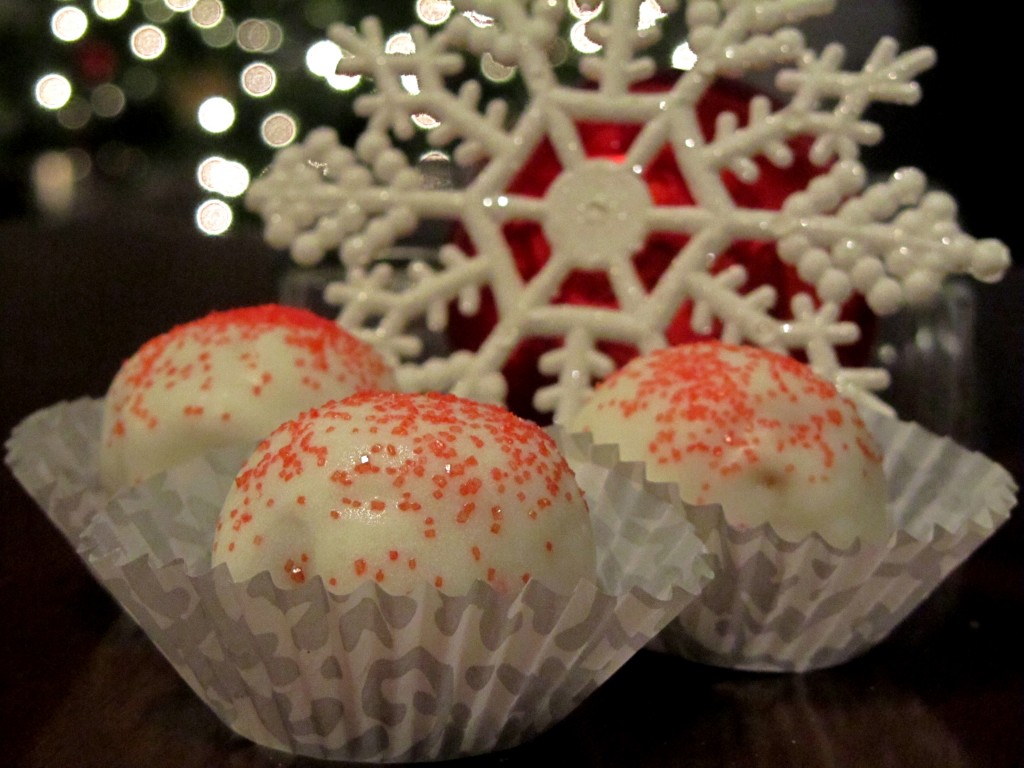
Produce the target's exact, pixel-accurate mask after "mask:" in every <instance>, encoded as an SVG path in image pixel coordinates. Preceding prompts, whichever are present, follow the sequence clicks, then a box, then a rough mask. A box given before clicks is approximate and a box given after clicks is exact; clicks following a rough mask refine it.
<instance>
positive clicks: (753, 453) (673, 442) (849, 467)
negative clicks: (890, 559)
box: [570, 342, 891, 548]
mask: <svg viewBox="0 0 1024 768" xmlns="http://www.w3.org/2000/svg"><path fill="white" fill-rule="evenodd" d="M570 428H571V429H572V430H573V431H589V432H591V433H593V437H594V440H595V442H598V443H617V444H618V445H619V448H620V456H621V458H622V459H624V460H627V461H643V462H645V465H646V470H647V477H648V478H649V479H650V480H655V481H665V482H674V483H676V484H677V485H678V486H679V491H680V494H681V497H682V498H683V499H684V500H685V501H688V502H691V503H696V504H708V503H721V504H722V508H723V512H724V514H725V518H726V520H727V522H728V523H729V524H730V525H731V526H733V527H735V528H739V529H743V528H748V527H753V526H759V525H762V524H764V523H766V522H768V523H771V525H772V527H773V528H774V530H775V531H776V532H777V533H778V534H779V535H780V536H781V537H782V538H783V539H785V540H787V541H799V540H801V539H803V538H805V537H806V536H808V535H809V534H811V533H812V532H817V533H818V534H820V535H821V536H822V538H824V539H825V541H827V542H828V543H830V544H832V545H833V546H836V547H840V548H846V547H848V546H850V545H851V544H852V543H853V542H854V541H855V540H856V539H864V540H872V541H875V540H879V539H881V538H884V537H887V536H888V535H889V533H890V532H891V526H890V523H889V521H888V519H887V515H886V486H885V477H884V475H883V472H882V466H881V456H880V453H879V450H878V448H877V447H876V446H875V444H874V441H873V440H872V438H871V436H870V434H869V433H868V432H867V429H866V428H865V426H864V423H863V421H861V419H860V417H859V416H858V415H857V410H856V408H855V406H854V404H853V403H852V402H851V401H850V400H848V399H846V398H844V397H842V396H841V395H840V394H839V393H838V392H837V391H836V389H835V387H834V386H833V385H832V384H831V383H829V382H827V381H825V380H823V379H820V378H818V377H817V376H815V375H814V373H813V372H812V371H811V370H810V368H809V367H808V366H806V365H804V364H803V363H800V362H798V361H796V360H794V359H792V358H790V357H787V356H785V355H780V354H777V353H774V352H768V351H765V350H761V349H757V348H754V347H740V346H733V345H727V344H722V343H719V342H706V343H697V344H684V345H680V346H677V347H673V348H669V349H663V350H659V351H656V352H654V353H652V354H649V355H645V356H642V357H638V358H635V359H634V360H632V361H630V362H629V363H628V364H627V365H625V366H624V367H623V368H621V369H620V370H619V371H617V372H616V373H614V374H613V375H612V376H610V377H609V378H608V379H606V380H605V381H604V382H602V383H601V384H600V385H599V386H598V387H597V388H596V389H595V391H594V394H593V396H592V397H591V398H590V400H589V401H588V402H587V403H586V405H585V406H584V407H583V408H582V409H581V410H580V411H579V413H578V414H577V415H576V416H575V418H574V419H573V421H572V422H571V424H570Z"/></svg>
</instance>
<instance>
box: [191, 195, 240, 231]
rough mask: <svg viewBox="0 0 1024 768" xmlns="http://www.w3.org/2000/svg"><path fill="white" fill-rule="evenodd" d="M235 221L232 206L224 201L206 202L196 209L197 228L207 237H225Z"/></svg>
mask: <svg viewBox="0 0 1024 768" xmlns="http://www.w3.org/2000/svg"><path fill="white" fill-rule="evenodd" d="M233 220H234V214H233V213H232V212H231V206H230V205H228V204H227V203H225V202H224V201H223V200H204V201H203V202H202V203H200V204H199V206H198V207H197V208H196V226H197V227H198V228H199V231H200V232H203V233H204V234H207V235H223V234H224V233H225V232H227V231H228V230H229V229H231V224H232V221H233Z"/></svg>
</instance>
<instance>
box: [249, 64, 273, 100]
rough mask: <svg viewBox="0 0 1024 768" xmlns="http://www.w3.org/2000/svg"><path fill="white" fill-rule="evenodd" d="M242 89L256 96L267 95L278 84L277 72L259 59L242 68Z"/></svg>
mask: <svg viewBox="0 0 1024 768" xmlns="http://www.w3.org/2000/svg"><path fill="white" fill-rule="evenodd" d="M241 81H242V89H243V90H244V91H245V92H246V93H247V94H249V95H250V96H254V97H256V98H260V97H263V96H267V95H268V94H270V93H271V92H272V91H273V90H274V88H275V87H276V86H277V72H276V71H275V70H274V68H273V67H272V66H270V65H269V64H266V63H264V62H262V61H257V62H254V63H252V64H250V65H249V66H247V67H246V68H245V69H243V70H242V77H241Z"/></svg>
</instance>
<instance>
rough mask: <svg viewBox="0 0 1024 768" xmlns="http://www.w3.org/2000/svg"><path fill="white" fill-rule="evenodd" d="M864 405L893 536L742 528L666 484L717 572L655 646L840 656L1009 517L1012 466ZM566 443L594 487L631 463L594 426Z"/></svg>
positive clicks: (715, 657)
mask: <svg viewBox="0 0 1024 768" xmlns="http://www.w3.org/2000/svg"><path fill="white" fill-rule="evenodd" d="M863 416H864V419H865V422H866V423H867V425H868V428H869V429H870V430H871V432H872V434H873V435H874V437H875V438H876V440H877V441H878V444H879V446H880V447H881V448H882V450H883V452H884V455H885V458H884V462H883V466H884V471H885V476H886V480H887V484H888V506H889V514H890V517H891V519H892V520H893V522H894V526H895V527H894V532H893V534H892V536H891V537H890V538H889V540H888V541H884V542H880V543H877V544H869V543H865V542H858V543H856V544H855V545H854V546H853V547H851V548H849V549H847V550H839V549H836V548H834V547H832V546H830V545H829V544H827V543H826V542H825V541H824V540H823V539H822V538H821V537H820V536H818V535H816V534H815V535H811V536H808V537H807V538H806V539H804V540H803V541H800V542H797V543H791V542H787V541H785V540H783V539H782V538H780V537H779V536H778V535H777V534H776V533H775V531H774V530H773V529H772V528H771V526H770V525H764V526H760V527H757V528H752V529H747V530H742V531H741V530H737V529H734V528H732V527H731V526H729V524H728V523H727V522H726V520H725V517H724V515H723V514H722V511H721V507H720V506H717V505H708V506H700V507H697V506H692V505H689V504H686V503H685V502H683V501H681V500H680V499H679V496H678V491H677V489H676V486H675V485H674V484H664V485H665V486H666V487H665V489H664V494H665V495H666V496H669V497H671V498H672V499H673V502H672V503H673V504H674V505H675V506H676V508H677V510H679V512H680V513H681V514H680V516H685V517H687V518H689V519H691V520H692V521H693V522H694V524H695V526H696V528H697V530H698V533H699V534H700V536H701V538H702V539H703V541H704V543H705V544H706V545H707V547H708V549H709V551H710V554H711V561H712V570H713V571H714V574H715V577H714V579H713V580H712V581H711V583H710V584H709V585H708V586H707V587H706V588H705V589H704V590H703V591H702V592H701V594H700V596H699V598H698V599H696V600H694V601H692V602H691V603H690V604H689V605H687V606H686V607H685V608H684V609H683V610H682V611H681V612H680V615H679V616H678V617H677V618H676V619H675V620H674V621H673V622H671V623H670V624H669V626H668V627H666V629H665V630H664V631H663V632H662V633H661V634H660V635H659V636H658V638H657V639H656V640H655V641H654V642H652V643H651V644H650V646H649V647H651V648H655V649H657V650H662V651H667V652H671V653H676V654H679V655H681V656H684V657H686V658H688V659H691V660H693V661H698V662H702V663H706V664H714V665H717V666H724V667H732V668H737V669H745V670H752V671H770V672H785V671H805V670H811V669H817V668H823V667H829V666H833V665H836V664H840V663H842V662H844V661H847V660H849V659H851V658H853V657H854V656H857V655H859V654H861V653H864V652H865V651H867V650H868V649H870V648H871V647H873V646H874V645H875V644H877V643H878V642H879V641H881V640H882V639H883V638H885V637H886V636H887V635H888V634H889V633H890V632H891V631H892V630H893V629H894V628H895V627H896V626H897V625H898V624H899V623H900V622H901V621H902V620H903V619H904V618H905V617H906V616H907V615H908V614H909V613H910V612H911V611H913V610H914V609H915V608H916V607H917V606H918V605H920V604H921V602H923V601H924V599H925V598H926V597H928V595H930V594H931V592H932V591H933V590H934V589H935V588H936V587H937V586H938V585H939V584H940V583H941V582H942V580H943V579H944V578H945V577H946V576H947V575H948V574H949V573H950V572H951V571H952V570H953V569H954V568H956V567H957V566H958V565H960V564H961V563H962V562H963V561H964V560H965V559H966V558H967V557H968V556H969V555H970V554H971V553H972V552H973V551H974V550H975V549H976V548H977V547H978V546H979V545H980V544H981V543H982V542H983V541H984V540H985V539H986V538H988V537H989V536H991V535H992V533H994V532H995V530H996V529H997V528H998V527H999V526H1000V525H1001V524H1002V523H1004V522H1005V521H1006V520H1007V519H1008V518H1009V514H1010V510H1011V509H1012V508H1013V506H1014V505H1015V503H1016V490H1017V488H1016V484H1015V482H1014V480H1013V477H1012V476H1011V475H1010V473H1009V472H1007V471H1006V470H1005V469H1004V468H1003V467H1001V466H999V465H998V464H996V463H995V462H993V461H991V460H990V459H988V458H986V457H985V456H983V455H981V454H979V453H974V452H971V451H968V450H966V449H964V448H962V447H961V446H959V445H957V444H956V443H954V442H953V441H951V440H949V439H947V438H940V437H938V436H936V435H934V434H932V433H930V432H928V431H927V430H925V429H923V428H922V427H920V426H918V425H916V424H913V423H907V422H900V421H898V420H897V419H895V418H893V417H891V416H889V415H887V414H883V413H878V412H875V411H872V410H868V409H865V412H864V414H863ZM562 448H563V450H564V451H565V452H566V454H567V456H568V457H569V458H570V464H571V465H572V466H573V469H574V470H575V471H576V473H577V477H578V478H581V486H582V487H583V489H584V491H585V492H587V493H593V491H592V490H591V489H590V488H589V487H588V486H587V484H586V483H587V482H588V481H589V478H590V477H591V476H592V475H593V474H594V473H595V472H597V470H595V469H593V467H602V468H604V469H607V468H609V467H614V466H616V464H622V463H625V462H620V461H619V457H618V450H617V448H616V447H615V446H609V445H593V444H592V441H591V437H590V435H589V434H576V435H569V436H563V446H562ZM637 471H638V470H637V468H636V466H635V465H633V466H632V468H631V469H630V470H629V472H631V473H636V472H637ZM639 471H640V472H641V473H642V468H641V469H640V470H639ZM656 485H657V484H656Z"/></svg>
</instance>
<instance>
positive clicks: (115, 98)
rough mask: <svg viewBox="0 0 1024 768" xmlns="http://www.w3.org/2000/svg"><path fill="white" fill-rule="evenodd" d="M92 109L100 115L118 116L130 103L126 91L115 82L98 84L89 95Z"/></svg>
mask: <svg viewBox="0 0 1024 768" xmlns="http://www.w3.org/2000/svg"><path fill="white" fill-rule="evenodd" d="M89 101H90V103H91V104H92V111H93V112H95V113H96V115H97V116H99V117H106V118H111V117H117V116H118V115H120V114H121V113H122V112H123V111H124V108H125V105H126V104H127V103H128V100H127V98H126V97H125V95H124V91H123V90H121V89H120V88H119V87H118V86H116V85H114V84H113V83H103V84H102V85H98V86H97V87H96V89H95V90H94V91H93V92H92V96H90V97H89Z"/></svg>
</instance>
